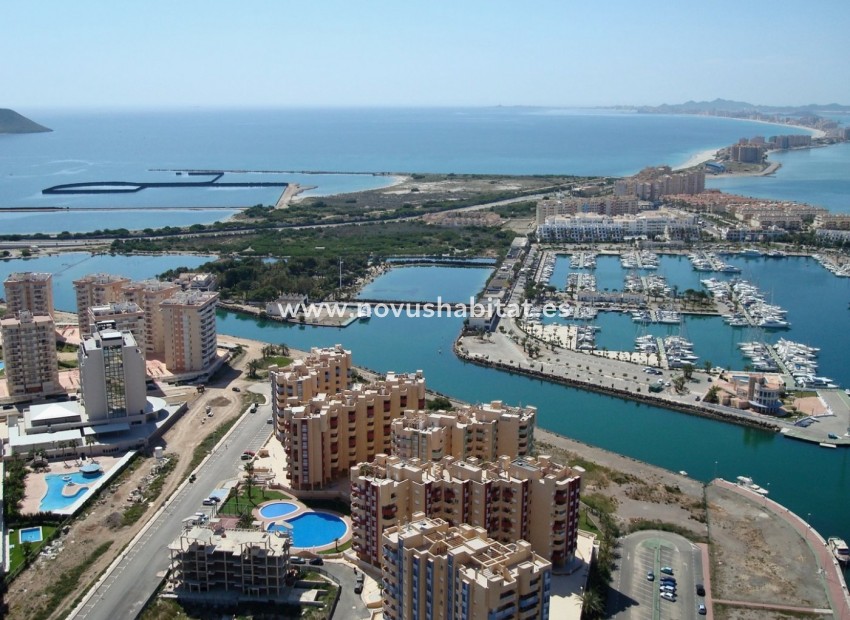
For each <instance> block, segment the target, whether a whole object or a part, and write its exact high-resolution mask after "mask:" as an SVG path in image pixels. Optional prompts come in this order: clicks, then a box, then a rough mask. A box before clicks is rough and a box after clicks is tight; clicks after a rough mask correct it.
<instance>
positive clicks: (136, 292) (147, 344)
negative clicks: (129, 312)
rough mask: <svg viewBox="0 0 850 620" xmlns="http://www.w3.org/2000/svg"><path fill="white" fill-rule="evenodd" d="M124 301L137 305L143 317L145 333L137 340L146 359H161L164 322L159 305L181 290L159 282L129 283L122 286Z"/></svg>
mask: <svg viewBox="0 0 850 620" xmlns="http://www.w3.org/2000/svg"><path fill="white" fill-rule="evenodd" d="M123 290H124V300H125V301H132V302H133V303H135V304H136V305H138V306H139V307H140V308H141V309H142V312H144V315H145V333H144V337H143V338H137V340H138V341H139V344H140V345H144V349H145V354H146V356H148V357H163V356H164V355H165V322H164V321H163V318H162V308H160V304H161V303H162V302H163V301H165V300H166V299H168V298H169V297H172V296H173V295H175V294H176V293H177V292H178V291H180V290H181V288H180V285H179V284H174V283H171V282H160V281H159V280H143V281H141V282H131V283H129V284H127V285H125V286H124V289H123Z"/></svg>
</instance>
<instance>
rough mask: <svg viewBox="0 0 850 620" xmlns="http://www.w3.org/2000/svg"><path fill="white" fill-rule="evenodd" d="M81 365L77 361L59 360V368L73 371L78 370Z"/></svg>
mask: <svg viewBox="0 0 850 620" xmlns="http://www.w3.org/2000/svg"><path fill="white" fill-rule="evenodd" d="M79 365H80V363H79V362H78V361H77V360H59V368H65V369H66V370H67V369H71V368H77V367H78V366H79Z"/></svg>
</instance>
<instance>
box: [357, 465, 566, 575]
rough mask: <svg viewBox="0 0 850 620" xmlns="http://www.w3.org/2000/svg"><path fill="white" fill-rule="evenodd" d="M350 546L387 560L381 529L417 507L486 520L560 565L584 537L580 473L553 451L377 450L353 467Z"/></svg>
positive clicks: (502, 535)
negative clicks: (525, 454) (517, 454)
mask: <svg viewBox="0 0 850 620" xmlns="http://www.w3.org/2000/svg"><path fill="white" fill-rule="evenodd" d="M350 479H351V521H352V527H353V538H352V548H353V549H354V550H355V552H356V553H357V555H358V557H360V558H361V559H362V560H364V561H366V562H370V563H372V564H379V563H380V561H381V555H380V544H381V542H380V541H381V536H382V534H383V533H384V531H385V530H386V529H387V528H390V527H393V526H396V525H398V524H400V523H404V522H405V521H407V520H410V519H412V518H413V515H415V514H416V513H422V514H424V515H425V516H428V517H432V518H439V519H443V520H445V521H446V522H447V523H449V524H451V525H457V524H461V523H466V524H469V525H472V526H475V527H480V528H483V529H484V530H486V531H487V533H488V535H489V536H491V537H493V538H494V539H496V540H500V541H502V542H513V541H516V540H526V541H528V542H529V543H530V544H531V548H532V549H533V550H534V552H535V553H537V554H539V555H541V556H543V557H544V558H547V559H548V560H549V561H550V562H552V563H553V564H555V565H558V566H561V565H565V564H569V563H570V562H572V561H573V559H574V557H575V552H576V545H577V541H578V520H579V502H580V492H581V476H580V474H579V472H577V471H576V470H573V469H571V468H570V467H568V466H565V465H559V464H557V463H554V462H553V461H552V460H551V459H550V458H549V457H546V456H541V457H539V458H538V459H533V458H511V457H508V456H503V457H500V458H499V459H497V460H495V461H494V462H490V463H485V462H484V461H480V460H478V459H475V458H471V459H467V460H465V461H464V460H458V459H454V458H452V457H445V458H443V459H442V460H441V461H440V462H438V463H433V462H423V461H420V460H418V459H411V460H404V459H401V458H399V457H397V456H387V455H385V454H379V455H377V456H376V457H375V460H374V462H372V463H360V464H358V465H357V466H355V467H353V468H352V469H351V473H350Z"/></svg>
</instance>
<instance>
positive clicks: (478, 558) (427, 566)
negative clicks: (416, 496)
mask: <svg viewBox="0 0 850 620" xmlns="http://www.w3.org/2000/svg"><path fill="white" fill-rule="evenodd" d="M382 557H383V560H384V561H383V565H382V582H383V588H382V594H383V615H384V618H386V619H387V620H407V619H409V618H454V619H456V620H466V619H470V620H473V619H475V620H477V619H480V620H490V619H504V618H540V619H543V620H546V619H547V618H548V617H549V598H550V595H551V581H552V574H551V573H552V567H551V564H550V563H549V562H548V561H547V560H545V559H544V558H541V557H540V556H539V555H537V554H536V553H534V551H533V550H532V549H531V545H529V544H528V543H527V542H525V541H522V540H520V541H515V542H510V543H500V542H498V541H495V540H493V539H491V538H488V537H487V533H486V531H485V530H484V529H482V528H476V527H473V526H470V525H459V526H456V527H452V526H450V525H449V524H448V523H447V522H446V521H444V520H442V519H429V518H425V516H424V515H422V514H417V515H415V516H414V519H413V520H412V521H411V522H410V523H407V524H405V525H399V526H395V527H392V528H390V529H388V530H387V531H386V532H385V533H384V535H383V539H382Z"/></svg>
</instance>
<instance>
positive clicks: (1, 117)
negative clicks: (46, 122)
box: [0, 108, 53, 133]
mask: <svg viewBox="0 0 850 620" xmlns="http://www.w3.org/2000/svg"><path fill="white" fill-rule="evenodd" d="M45 131H53V130H52V129H48V128H47V127H44V126H42V125H39V124H38V123H36V122H34V121H31V120H30V119H28V118H27V117H26V116H21V115H20V114H18V113H17V112H15V111H14V110H10V109H8V108H0V133H43V132H45Z"/></svg>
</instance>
